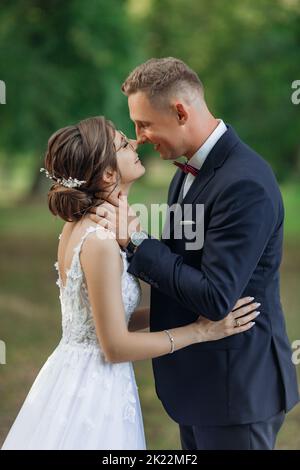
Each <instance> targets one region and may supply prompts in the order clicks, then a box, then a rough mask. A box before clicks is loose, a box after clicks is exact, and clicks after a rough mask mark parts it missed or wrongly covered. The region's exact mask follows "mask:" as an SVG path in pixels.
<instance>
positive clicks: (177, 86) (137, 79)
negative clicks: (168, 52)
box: [122, 57, 204, 101]
mask: <svg viewBox="0 0 300 470" xmlns="http://www.w3.org/2000/svg"><path fill="white" fill-rule="evenodd" d="M122 91H123V93H124V94H125V95H126V96H129V95H131V94H133V93H136V92H138V91H142V92H145V93H146V95H147V96H148V98H149V99H150V100H151V101H157V100H156V98H158V97H159V98H160V99H161V98H162V97H164V96H165V97H167V96H170V95H171V94H172V93H174V92H175V93H178V92H179V93H185V94H188V93H189V92H194V94H195V92H196V93H199V94H200V95H201V96H202V97H204V89H203V85H202V82H201V80H200V78H199V77H198V75H197V74H196V72H194V70H192V69H191V68H190V67H188V66H187V65H186V64H185V63H184V62H183V61H182V60H179V59H176V58H174V57H164V58H161V59H155V58H154V59H150V60H147V62H144V63H143V64H141V65H139V66H138V67H136V68H135V69H134V70H133V71H132V72H131V73H130V74H129V75H128V77H127V78H126V80H125V82H124V83H123V85H122Z"/></svg>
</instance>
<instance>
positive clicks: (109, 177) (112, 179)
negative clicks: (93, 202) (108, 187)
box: [102, 168, 117, 184]
mask: <svg viewBox="0 0 300 470" xmlns="http://www.w3.org/2000/svg"><path fill="white" fill-rule="evenodd" d="M102 178H103V181H104V183H107V184H113V183H116V181H117V172H116V171H114V170H112V169H111V168H107V169H106V170H105V171H104V173H103V176H102Z"/></svg>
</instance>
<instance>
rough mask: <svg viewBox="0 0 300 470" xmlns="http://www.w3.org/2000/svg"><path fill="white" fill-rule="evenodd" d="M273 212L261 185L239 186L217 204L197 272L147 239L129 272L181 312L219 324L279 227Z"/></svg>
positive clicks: (160, 244)
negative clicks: (177, 304) (198, 314)
mask: <svg viewBox="0 0 300 470" xmlns="http://www.w3.org/2000/svg"><path fill="white" fill-rule="evenodd" d="M277 206H278V205H277ZM276 211H277V209H275V207H274V203H273V201H272V200H271V198H270V197H269V195H268V194H267V192H266V190H265V188H264V187H263V186H262V185H261V184H259V183H257V182H255V181H253V180H240V181H238V182H236V183H234V184H232V185H231V186H230V187H228V188H226V189H225V190H224V191H223V192H222V194H220V195H219V197H218V198H217V200H216V201H215V204H214V210H213V211H212V214H211V216H210V220H209V223H208V228H207V231H206V233H205V239H204V246H203V253H202V259H201V266H199V269H196V268H194V267H191V266H189V265H187V264H185V263H184V262H183V258H182V256H180V255H178V254H175V253H172V251H171V249H170V248H169V247H168V246H167V245H166V244H165V243H163V242H161V241H159V240H153V239H152V240H151V239H149V240H145V241H143V243H142V244H141V246H140V247H139V248H138V250H137V251H136V253H135V254H134V256H133V257H132V260H131V262H130V266H129V268H128V271H129V272H130V273H131V274H134V275H136V276H137V277H139V278H140V279H142V280H144V281H145V282H147V283H149V284H150V285H152V286H153V287H154V288H157V289H159V290H160V291H161V292H163V293H165V294H167V295H169V296H171V297H172V298H174V299H175V300H177V301H178V302H180V303H181V304H182V305H183V306H184V307H185V308H187V309H189V310H192V311H196V312H201V314H203V315H204V316H206V317H207V318H209V319H211V320H220V319H222V318H224V317H225V316H226V315H228V313H229V312H230V311H231V310H232V308H233V306H234V305H235V303H236V301H237V299H238V298H240V297H241V295H242V294H243V292H244V289H245V288H246V286H247V285H248V282H249V280H250V278H251V275H252V274H253V272H254V270H255V268H256V266H257V264H258V262H259V260H260V258H261V256H262V254H263V252H264V250H265V247H266V245H267V243H268V240H269V239H270V237H271V235H272V233H273V232H274V229H275V227H276V225H278V226H279V225H280V223H282V220H283V213H282V214H281V213H279V212H280V211H279V209H278V213H276ZM282 212H283V211H282ZM280 219H282V220H280ZM183 243H185V241H184V240H183Z"/></svg>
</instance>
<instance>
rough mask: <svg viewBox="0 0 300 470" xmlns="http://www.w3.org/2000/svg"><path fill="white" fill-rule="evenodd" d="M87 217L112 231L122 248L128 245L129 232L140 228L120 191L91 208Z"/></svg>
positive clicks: (135, 216) (136, 218) (137, 220)
mask: <svg viewBox="0 0 300 470" xmlns="http://www.w3.org/2000/svg"><path fill="white" fill-rule="evenodd" d="M89 217H90V219H91V220H92V221H93V222H96V223H97V224H99V225H101V226H102V227H104V228H106V229H108V230H110V231H111V232H113V233H114V235H115V237H116V240H117V242H118V243H119V245H120V246H121V247H123V248H125V247H126V246H127V245H128V243H129V240H130V236H131V234H132V233H133V232H139V231H140V230H141V224H140V221H139V218H138V217H137V215H136V213H135V212H134V211H133V209H132V208H131V207H130V205H129V204H128V200H127V196H125V195H123V194H122V193H119V195H118V196H117V197H116V196H114V197H111V198H109V199H108V200H107V202H104V203H103V204H101V206H99V207H96V208H93V209H92V213H91V214H90V216H89Z"/></svg>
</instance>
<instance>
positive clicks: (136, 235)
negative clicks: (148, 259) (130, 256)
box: [131, 232, 148, 246]
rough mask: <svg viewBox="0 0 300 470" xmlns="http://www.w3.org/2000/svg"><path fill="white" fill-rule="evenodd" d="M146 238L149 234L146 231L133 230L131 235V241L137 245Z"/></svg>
mask: <svg viewBox="0 0 300 470" xmlns="http://www.w3.org/2000/svg"><path fill="white" fill-rule="evenodd" d="M146 238H148V235H147V234H146V233H145V232H133V234H132V235H131V241H132V243H133V244H134V245H135V246H139V245H140V244H141V243H142V242H143V241H144V240H146Z"/></svg>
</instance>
